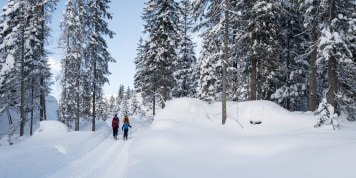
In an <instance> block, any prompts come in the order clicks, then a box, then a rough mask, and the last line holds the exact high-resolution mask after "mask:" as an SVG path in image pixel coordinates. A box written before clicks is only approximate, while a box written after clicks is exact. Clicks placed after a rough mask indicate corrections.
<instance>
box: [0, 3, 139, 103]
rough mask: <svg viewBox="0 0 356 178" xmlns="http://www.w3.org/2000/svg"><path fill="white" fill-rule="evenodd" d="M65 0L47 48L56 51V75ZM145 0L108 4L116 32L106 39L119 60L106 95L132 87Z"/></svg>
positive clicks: (53, 58) (57, 89) (55, 90)
mask: <svg viewBox="0 0 356 178" xmlns="http://www.w3.org/2000/svg"><path fill="white" fill-rule="evenodd" d="M1 1H3V0H1ZM65 2H66V0H60V3H59V6H58V7H57V10H56V11H55V13H54V15H53V17H52V23H51V24H50V26H51V28H52V33H51V34H52V35H53V37H52V38H51V40H50V44H49V46H48V50H50V52H52V53H53V54H51V55H50V56H49V57H50V58H51V59H50V63H51V66H52V71H53V73H54V75H55V77H56V75H57V74H58V71H59V70H60V66H59V61H60V59H61V57H62V49H59V48H58V38H59V36H60V34H61V33H62V32H61V30H60V28H59V24H60V21H61V20H63V11H64V3H65ZM144 2H145V0H112V2H111V3H110V4H109V6H110V9H109V10H108V11H109V12H111V13H112V14H113V19H112V20H107V22H108V23H109V28H110V30H112V31H114V32H115V33H116V35H115V36H114V38H112V39H110V38H107V43H108V48H109V49H108V50H109V52H110V53H111V55H112V57H113V58H115V59H116V63H110V64H109V70H110V72H111V73H112V74H111V75H110V76H109V81H110V85H109V84H106V85H105V86H104V94H105V95H112V94H117V92H118V90H119V85H120V84H122V85H124V86H125V87H127V86H129V87H130V88H131V89H133V77H134V73H135V65H134V58H135V57H136V53H137V52H136V48H137V44H138V41H139V38H140V37H141V36H143V33H142V30H143V20H142V19H141V15H142V9H143V7H144ZM1 4H3V3H1ZM52 89H53V91H52V94H53V95H54V96H55V97H56V98H59V95H60V89H61V87H60V85H59V84H58V83H57V82H55V84H54V85H52Z"/></svg>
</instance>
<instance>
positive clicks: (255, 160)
mask: <svg viewBox="0 0 356 178" xmlns="http://www.w3.org/2000/svg"><path fill="white" fill-rule="evenodd" d="M227 114H228V121H227V123H226V124H225V125H224V126H222V125H221V103H214V104H208V103H205V102H202V101H199V100H197V99H188V98H184V99H176V100H173V101H170V102H167V105H166V108H165V109H164V110H162V111H161V112H160V113H159V114H158V115H157V116H156V117H155V120H154V122H153V124H152V127H151V128H150V129H149V130H148V131H147V132H145V134H144V135H142V136H141V137H139V138H136V139H135V140H134V141H133V142H132V144H131V146H130V150H129V157H130V159H129V168H128V174H127V177H128V178H139V177H155V178H166V177H170V178H181V177H204V178H216V177H224V178H229V177H231V178H235V177H276V178H278V177H283V178H284V177H304V178H308V177H310V178H312V177H326V178H327V177H350V178H351V177H354V173H353V172H352V171H351V170H352V165H353V164H355V163H356V155H355V156H354V154H352V156H351V155H350V153H351V152H352V151H350V149H351V148H352V147H356V143H355V142H354V141H351V140H350V138H349V137H352V138H356V136H350V135H349V134H345V133H344V132H334V131H332V129H331V128H329V129H315V128H313V125H314V123H315V119H314V117H313V115H312V114H311V113H301V112H289V111H287V110H285V109H283V108H281V107H279V106H278V105H276V104H274V103H272V102H268V101H250V102H242V103H239V104H238V105H237V103H233V102H230V103H228V113H227ZM236 116H237V117H236ZM237 119H238V121H239V122H240V123H241V125H243V128H241V127H240V126H239V124H237V122H236V120H237ZM250 120H259V121H262V124H259V125H252V124H250ZM325 160H327V161H325ZM332 160H337V164H338V165H337V166H335V164H332V162H333V161H332Z"/></svg>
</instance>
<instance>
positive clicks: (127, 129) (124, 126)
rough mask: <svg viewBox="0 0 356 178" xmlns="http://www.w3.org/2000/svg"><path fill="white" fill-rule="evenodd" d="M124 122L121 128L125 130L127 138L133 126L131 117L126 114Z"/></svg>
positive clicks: (125, 137)
mask: <svg viewBox="0 0 356 178" xmlns="http://www.w3.org/2000/svg"><path fill="white" fill-rule="evenodd" d="M123 122H124V123H123V124H122V128H121V130H123V131H124V140H127V137H128V132H129V127H130V128H131V125H130V120H129V118H128V117H127V115H125V118H124V120H123Z"/></svg>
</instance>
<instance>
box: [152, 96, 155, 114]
mask: <svg viewBox="0 0 356 178" xmlns="http://www.w3.org/2000/svg"><path fill="white" fill-rule="evenodd" d="M153 94H154V96H153V106H152V114H153V115H156V94H155V93H153Z"/></svg>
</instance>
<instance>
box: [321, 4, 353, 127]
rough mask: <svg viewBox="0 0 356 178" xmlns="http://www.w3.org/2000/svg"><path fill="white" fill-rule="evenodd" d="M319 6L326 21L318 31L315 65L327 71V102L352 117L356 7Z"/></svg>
mask: <svg viewBox="0 0 356 178" xmlns="http://www.w3.org/2000/svg"><path fill="white" fill-rule="evenodd" d="M321 5H322V6H321V7H322V8H323V9H324V11H325V14H326V15H325V16H326V17H327V18H325V19H324V21H323V26H321V27H322V28H321V29H320V30H321V34H320V40H319V43H318V60H317V63H318V64H319V70H322V71H327V79H328V83H327V86H326V87H327V90H328V93H327V96H326V98H327V102H328V103H329V104H331V105H332V106H333V107H334V108H335V109H336V111H337V112H340V109H342V110H343V112H345V113H346V114H348V115H351V116H353V115H355V113H356V108H355V102H354V101H355V93H356V87H355V84H356V83H355V71H356V60H355V56H354V54H355V49H356V48H355V41H356V35H355V26H356V25H355V23H356V17H355V14H354V11H355V7H356V5H355V4H354V3H353V2H351V1H347V0H340V1H332V0H322V1H321ZM322 64H324V65H322ZM325 64H327V66H326V65H325ZM351 120H352V117H351Z"/></svg>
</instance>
